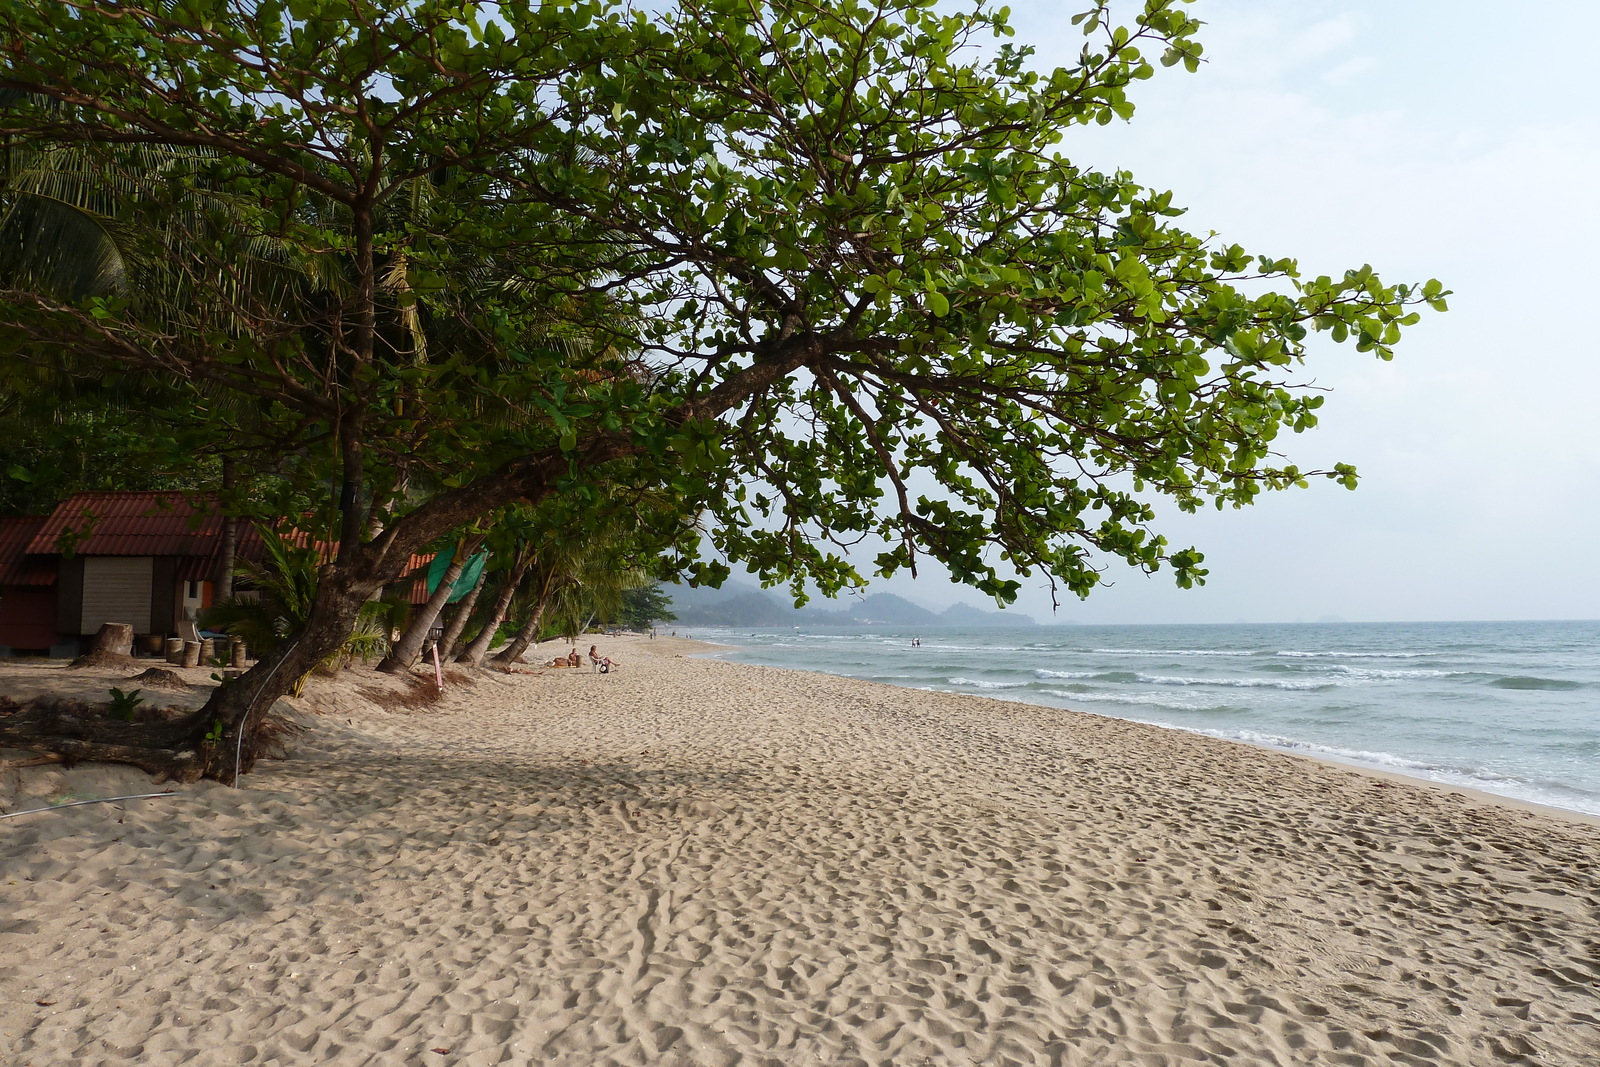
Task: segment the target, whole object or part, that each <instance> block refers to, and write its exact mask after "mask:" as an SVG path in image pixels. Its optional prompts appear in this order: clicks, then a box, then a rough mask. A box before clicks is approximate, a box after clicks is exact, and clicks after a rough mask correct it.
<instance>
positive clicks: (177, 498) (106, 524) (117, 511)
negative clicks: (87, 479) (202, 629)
mask: <svg viewBox="0 0 1600 1067" xmlns="http://www.w3.org/2000/svg"><path fill="white" fill-rule="evenodd" d="M196 515H199V516H200V518H199V519H195V518H194V517H195V516H196ZM191 520H193V523H192V524H191ZM221 529H222V516H221V514H220V513H219V512H218V511H217V510H216V506H215V504H212V503H206V504H202V506H201V508H196V507H195V505H194V504H193V503H191V502H190V501H189V500H187V499H185V497H184V495H183V494H182V493H74V494H73V495H72V496H70V497H68V498H67V499H66V500H64V501H62V502H61V503H60V504H58V505H56V509H55V511H53V512H51V513H50V518H49V520H48V521H47V522H46V523H45V524H44V528H43V529H42V530H40V531H39V532H38V533H37V534H36V535H35V536H34V538H33V541H32V542H31V543H30V544H29V545H28V551H29V552H30V553H34V554H41V555H42V554H50V553H56V552H60V551H61V546H62V543H63V536H65V537H66V538H67V539H69V540H70V542H71V544H72V551H73V552H75V553H77V554H78V555H81V556H209V555H210V554H211V553H212V551H213V550H214V548H215V547H216V543H217V535H218V534H219V533H220V532H221Z"/></svg>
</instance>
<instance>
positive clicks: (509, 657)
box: [494, 586, 551, 667]
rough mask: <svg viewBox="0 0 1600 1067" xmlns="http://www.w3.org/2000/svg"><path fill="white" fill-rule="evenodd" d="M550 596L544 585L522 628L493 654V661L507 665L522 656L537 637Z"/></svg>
mask: <svg viewBox="0 0 1600 1067" xmlns="http://www.w3.org/2000/svg"><path fill="white" fill-rule="evenodd" d="M550 597H551V590H550V588H549V587H548V586H546V587H545V590H544V592H542V593H540V594H539V602H538V603H537V604H535V605H534V606H533V614H532V615H529V616H528V621H527V622H525V623H523V624H522V629H520V630H518V631H517V636H516V637H513V638H512V639H511V643H510V644H509V645H507V646H506V647H505V648H502V649H501V650H500V653H499V655H497V656H495V658H494V662H496V663H499V664H502V665H503V666H506V667H509V666H511V665H512V664H513V663H516V662H517V661H518V660H520V659H521V658H522V654H523V653H524V652H526V651H528V646H529V645H531V644H533V642H534V641H535V640H537V639H538V637H539V624H540V623H541V622H543V621H544V609H545V605H547V604H549V603H550Z"/></svg>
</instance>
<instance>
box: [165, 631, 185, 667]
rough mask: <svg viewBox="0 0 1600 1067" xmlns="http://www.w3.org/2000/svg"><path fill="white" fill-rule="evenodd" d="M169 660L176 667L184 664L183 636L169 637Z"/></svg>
mask: <svg viewBox="0 0 1600 1067" xmlns="http://www.w3.org/2000/svg"><path fill="white" fill-rule="evenodd" d="M167 662H168V663H170V664H172V665H173V666H174V667H181V666H183V638H181V637H169V638H167Z"/></svg>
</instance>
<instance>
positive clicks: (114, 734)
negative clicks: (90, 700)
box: [0, 697, 300, 782]
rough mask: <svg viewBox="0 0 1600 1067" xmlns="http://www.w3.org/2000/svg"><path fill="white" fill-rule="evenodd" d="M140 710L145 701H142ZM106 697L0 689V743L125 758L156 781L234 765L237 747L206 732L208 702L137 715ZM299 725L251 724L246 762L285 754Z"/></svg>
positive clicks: (77, 757)
mask: <svg viewBox="0 0 1600 1067" xmlns="http://www.w3.org/2000/svg"><path fill="white" fill-rule="evenodd" d="M141 710H143V709H141ZM106 711H107V708H106V706H104V705H101V706H95V705H90V704H84V703H80V702H78V701H71V700H57V699H53V698H43V699H40V700H35V701H32V702H31V703H29V704H18V703H17V702H16V701H14V700H11V699H9V698H6V697H0V746H4V747H8V748H21V749H31V750H35V751H40V752H45V753H53V754H54V755H56V756H59V757H60V758H61V762H63V763H65V764H67V765H68V766H71V765H72V764H74V763H79V762H83V761H96V762H102V763H126V764H130V765H132V766H134V767H138V768H140V769H141V770H143V771H146V772H148V773H149V774H151V775H153V776H154V777H155V779H156V781H158V782H163V781H171V782H193V781H197V780H198V779H200V778H202V777H205V776H207V775H210V776H211V777H217V776H218V771H219V768H220V767H222V766H223V765H226V766H230V767H231V765H232V758H231V757H232V755H233V754H232V753H231V752H228V753H225V754H224V753H220V752H219V751H218V749H219V746H218V745H217V744H216V743H215V742H208V741H207V739H206V735H207V733H208V732H210V730H211V724H212V722H213V721H214V719H213V716H212V715H211V713H209V712H207V711H206V710H205V709H203V708H202V709H200V710H198V711H191V712H176V713H175V709H162V708H153V709H150V710H149V711H147V712H144V714H141V715H140V717H139V718H140V721H137V722H123V721H120V720H117V719H110V718H107V717H106ZM299 730H300V727H299V726H297V725H296V724H294V723H291V722H289V721H287V720H285V719H282V718H279V717H277V716H266V717H265V718H264V719H263V720H262V721H261V722H260V723H259V724H258V725H257V726H256V727H255V729H253V730H251V731H250V736H249V737H248V738H247V739H246V742H245V745H244V753H243V755H244V760H243V762H244V765H245V767H246V769H248V768H249V767H250V766H253V765H254V763H255V761H256V760H257V759H259V758H261V757H262V756H267V755H281V754H282V751H283V744H284V742H285V741H286V740H287V738H288V736H289V735H290V734H293V733H296V732H298V731H299Z"/></svg>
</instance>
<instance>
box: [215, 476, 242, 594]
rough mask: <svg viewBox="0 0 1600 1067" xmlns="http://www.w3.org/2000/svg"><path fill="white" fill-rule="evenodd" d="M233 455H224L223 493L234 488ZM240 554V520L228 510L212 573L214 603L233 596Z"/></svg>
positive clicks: (224, 504) (223, 522)
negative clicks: (235, 573) (234, 575)
mask: <svg viewBox="0 0 1600 1067" xmlns="http://www.w3.org/2000/svg"><path fill="white" fill-rule="evenodd" d="M235 462H236V461H235V460H234V458H233V457H232V456H223V457H222V493H223V497H224V498H225V497H226V496H227V493H228V490H230V489H232V488H233V482H234V463H235ZM221 506H222V507H224V508H226V507H227V506H228V505H227V500H226V499H223V500H222V503H221ZM238 554H239V520H238V519H236V518H234V517H233V516H232V515H229V514H227V512H226V511H224V512H223V515H222V543H221V545H220V546H219V547H218V549H217V572H216V574H214V575H212V580H213V581H214V582H216V584H217V589H216V595H215V596H213V597H212V598H211V600H212V603H214V604H220V603H222V602H223V601H224V600H227V599H228V598H229V597H231V596H233V563H234V560H235V558H237V556H238Z"/></svg>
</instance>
